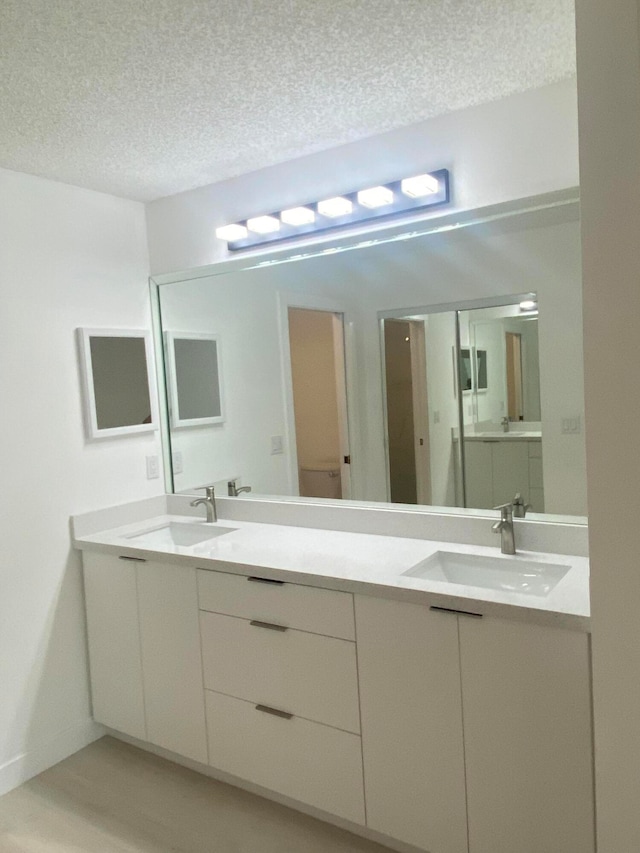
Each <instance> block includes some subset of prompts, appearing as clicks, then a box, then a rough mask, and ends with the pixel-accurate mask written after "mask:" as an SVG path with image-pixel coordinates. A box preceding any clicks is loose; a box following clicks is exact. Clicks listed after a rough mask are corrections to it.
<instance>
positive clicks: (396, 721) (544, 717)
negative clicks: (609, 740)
mask: <svg viewBox="0 0 640 853" xmlns="http://www.w3.org/2000/svg"><path fill="white" fill-rule="evenodd" d="M355 601H356V629H357V636H358V663H359V677H360V695H361V703H362V743H363V756H364V768H365V795H366V803H367V816H368V823H369V825H370V826H371V827H372V828H373V829H377V830H379V831H380V832H384V833H387V834H388V835H392V836H394V837H396V838H399V839H401V840H403V841H406V842H408V843H411V844H414V845H416V846H417V847H421V848H423V849H425V850H428V851H429V853H465V851H467V835H466V833H467V815H468V851H469V853H514V851H518V853H542V851H544V853H590V851H593V849H594V833H593V776H592V745H591V715H590V707H591V703H590V696H589V652H588V638H587V635H585V634H582V633H579V632H574V631H569V630H564V629H559V628H552V627H546V626H540V625H533V624H529V623H526V622H512V621H509V620H506V619H496V618H490V617H482V618H476V617H471V616H463V615H457V614H456V613H455V612H441V611H437V610H429V609H428V608H426V607H422V606H420V605H415V604H404V603H399V602H392V601H385V600H383V599H373V598H367V597H364V596H359V595H357V596H356V597H355ZM465 792H466V802H465Z"/></svg>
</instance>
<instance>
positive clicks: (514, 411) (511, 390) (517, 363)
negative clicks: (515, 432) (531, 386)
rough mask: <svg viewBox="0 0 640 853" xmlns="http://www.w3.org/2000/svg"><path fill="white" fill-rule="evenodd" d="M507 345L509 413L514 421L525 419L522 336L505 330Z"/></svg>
mask: <svg viewBox="0 0 640 853" xmlns="http://www.w3.org/2000/svg"><path fill="white" fill-rule="evenodd" d="M505 341H506V347H507V415H508V417H509V420H510V421H512V422H514V423H515V422H516V421H522V420H524V406H523V400H522V337H521V336H520V335H519V334H517V333H516V332H505Z"/></svg>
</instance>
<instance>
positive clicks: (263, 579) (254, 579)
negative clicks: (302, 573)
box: [247, 575, 284, 586]
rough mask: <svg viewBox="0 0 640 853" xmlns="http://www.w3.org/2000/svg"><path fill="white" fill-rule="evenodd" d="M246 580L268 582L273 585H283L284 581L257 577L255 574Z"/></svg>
mask: <svg viewBox="0 0 640 853" xmlns="http://www.w3.org/2000/svg"><path fill="white" fill-rule="evenodd" d="M247 580H248V581H253V582H254V583H270V584H273V586H284V581H276V580H273V579H272V578H258V577H255V575H250V576H249V577H248V578H247Z"/></svg>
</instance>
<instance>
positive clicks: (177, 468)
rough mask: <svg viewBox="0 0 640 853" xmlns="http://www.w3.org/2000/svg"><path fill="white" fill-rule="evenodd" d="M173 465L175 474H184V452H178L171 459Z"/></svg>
mask: <svg viewBox="0 0 640 853" xmlns="http://www.w3.org/2000/svg"><path fill="white" fill-rule="evenodd" d="M171 464H172V465H173V473H174V474H182V471H183V468H182V451H181V450H176V451H175V453H174V454H173V455H172V457H171Z"/></svg>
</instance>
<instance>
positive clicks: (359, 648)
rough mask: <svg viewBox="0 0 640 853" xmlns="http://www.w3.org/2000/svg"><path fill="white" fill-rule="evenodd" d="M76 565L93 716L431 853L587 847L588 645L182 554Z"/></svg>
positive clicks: (98, 557)
mask: <svg viewBox="0 0 640 853" xmlns="http://www.w3.org/2000/svg"><path fill="white" fill-rule="evenodd" d="M255 571H256V573H258V572H259V571H260V570H259V569H256V570H255ZM84 573H85V592H86V607H87V624H88V633H89V654H90V666H91V685H92V696H93V708H94V717H95V719H96V720H97V721H99V722H102V723H104V724H105V725H107V726H109V727H110V728H113V729H115V730H117V731H120V732H123V733H125V734H128V735H131V736H133V737H135V738H137V739H139V740H141V741H147V742H149V743H152V744H155V745H157V746H160V747H163V748H164V749H167V750H169V751H171V752H172V753H174V754H176V755H179V756H183V757H185V758H188V759H192V760H194V761H196V762H199V763H200V764H201V765H205V764H208V765H210V766H211V767H212V768H214V771H215V773H218V774H223V776H224V777H225V778H226V776H225V774H228V776H229V778H230V780H231V781H233V780H234V778H235V779H236V780H244V781H245V782H246V783H250V784H253V785H256V786H260V787H261V788H262V789H264V790H265V791H271V792H273V793H274V794H278V795H281V796H284V797H288V798H291V800H292V801H297V802H298V803H300V804H306V805H307V806H311V807H313V808H314V809H317V810H320V811H321V812H323V813H325V814H326V815H327V816H335V817H337V818H342V819H345V820H347V821H350V822H351V824H352V826H353V828H356V827H357V826H365V825H366V826H367V828H368V829H370V830H372V831H374V832H377V833H380V834H381V835H382V836H386V837H387V838H389V839H396V840H397V842H398V843H399V844H405V845H411V846H412V848H417V849H420V850H424V851H428V853H516V851H517V853H593V850H594V833H593V776H592V742H591V701H590V682H589V645H588V642H589V641H588V635H587V634H585V633H582V632H580V631H577V630H576V631H572V630H568V629H563V628H557V627H552V626H547V625H541V624H536V623H535V622H530V621H524V620H523V621H513V620H510V619H508V618H497V617H491V616H487V615H484V614H482V613H481V610H482V602H474V601H471V600H470V601H469V611H477V614H476V615H475V616H474V615H473V613H467V614H466V615H464V614H463V613H462V612H461V611H456V610H447V609H445V608H443V607H436V606H432V607H428V606H425V605H423V604H417V603H413V602H404V601H397V600H393V599H386V598H378V597H374V596H369V595H362V594H355V595H354V594H352V593H351V592H344V591H338V590H331V589H324V588H317V587H312V586H306V585H304V584H299V583H291V582H289V581H283V580H276V579H273V578H268V577H261V576H260V575H259V574H256V576H251V577H247V576H246V575H240V574H234V573H231V572H224V571H218V570H210V569H208V568H195V567H194V566H193V565H186V564H184V563H181V562H180V560H179V558H178V557H176V558H175V562H173V563H172V562H161V561H156V560H149V559H145V558H143V557H130V556H126V555H118V554H117V553H113V554H107V553H100V552H96V551H91V550H86V551H85V552H84ZM405 593H406V590H405ZM214 775H215V774H214Z"/></svg>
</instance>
